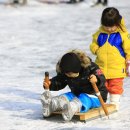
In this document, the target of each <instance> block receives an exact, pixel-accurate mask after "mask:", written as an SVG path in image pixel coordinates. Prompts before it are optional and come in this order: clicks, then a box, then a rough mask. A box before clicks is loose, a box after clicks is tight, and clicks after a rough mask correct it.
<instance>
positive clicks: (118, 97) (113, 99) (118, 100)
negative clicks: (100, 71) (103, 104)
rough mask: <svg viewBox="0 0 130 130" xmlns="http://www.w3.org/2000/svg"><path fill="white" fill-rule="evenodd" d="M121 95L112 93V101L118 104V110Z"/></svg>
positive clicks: (117, 108)
mask: <svg viewBox="0 0 130 130" xmlns="http://www.w3.org/2000/svg"><path fill="white" fill-rule="evenodd" d="M120 96H121V95H119V94H110V103H111V104H115V105H116V110H117V111H118V110H119V104H120Z"/></svg>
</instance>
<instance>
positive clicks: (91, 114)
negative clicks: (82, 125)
mask: <svg viewBox="0 0 130 130" xmlns="http://www.w3.org/2000/svg"><path fill="white" fill-rule="evenodd" d="M105 106H106V107H107V110H108V112H109V114H112V113H114V112H116V111H117V110H116V106H115V105H114V104H105ZM53 114H61V112H60V111H59V112H53ZM75 116H78V118H79V120H80V121H85V122H86V121H89V120H93V119H96V118H101V117H103V116H105V113H104V110H103V109H102V107H99V108H94V109H90V110H89V111H88V112H86V113H76V114H75Z"/></svg>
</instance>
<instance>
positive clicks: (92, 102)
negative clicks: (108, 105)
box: [62, 92, 101, 113]
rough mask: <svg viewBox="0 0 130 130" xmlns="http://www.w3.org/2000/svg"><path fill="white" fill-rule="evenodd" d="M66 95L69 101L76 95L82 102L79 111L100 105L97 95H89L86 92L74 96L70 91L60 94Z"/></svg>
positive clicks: (85, 110)
mask: <svg viewBox="0 0 130 130" xmlns="http://www.w3.org/2000/svg"><path fill="white" fill-rule="evenodd" d="M62 95H64V96H66V97H67V99H68V100H69V101H71V100H73V98H75V97H77V98H78V99H79V100H80V102H81V103H82V108H81V110H80V112H82V113H84V112H87V111H88V110H89V109H92V108H97V107H100V106H101V104H100V101H99V99H98V97H96V96H94V95H89V94H86V93H81V94H80V95H79V96H75V95H74V94H73V93H72V92H68V93H64V94H62Z"/></svg>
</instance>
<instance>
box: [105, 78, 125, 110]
mask: <svg viewBox="0 0 130 130" xmlns="http://www.w3.org/2000/svg"><path fill="white" fill-rule="evenodd" d="M123 80H124V78H116V79H108V80H107V84H106V87H107V90H108V92H109V94H110V103H111V104H115V105H116V107H117V110H119V103H120V97H121V94H122V93H123Z"/></svg>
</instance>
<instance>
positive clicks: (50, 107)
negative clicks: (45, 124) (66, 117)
mask: <svg viewBox="0 0 130 130" xmlns="http://www.w3.org/2000/svg"><path fill="white" fill-rule="evenodd" d="M41 103H42V114H43V116H44V117H49V116H50V115H51V114H52V112H54V111H57V110H60V104H59V97H58V96H56V97H53V98H52V96H51V94H50V93H48V92H44V93H43V94H42V95H41Z"/></svg>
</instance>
